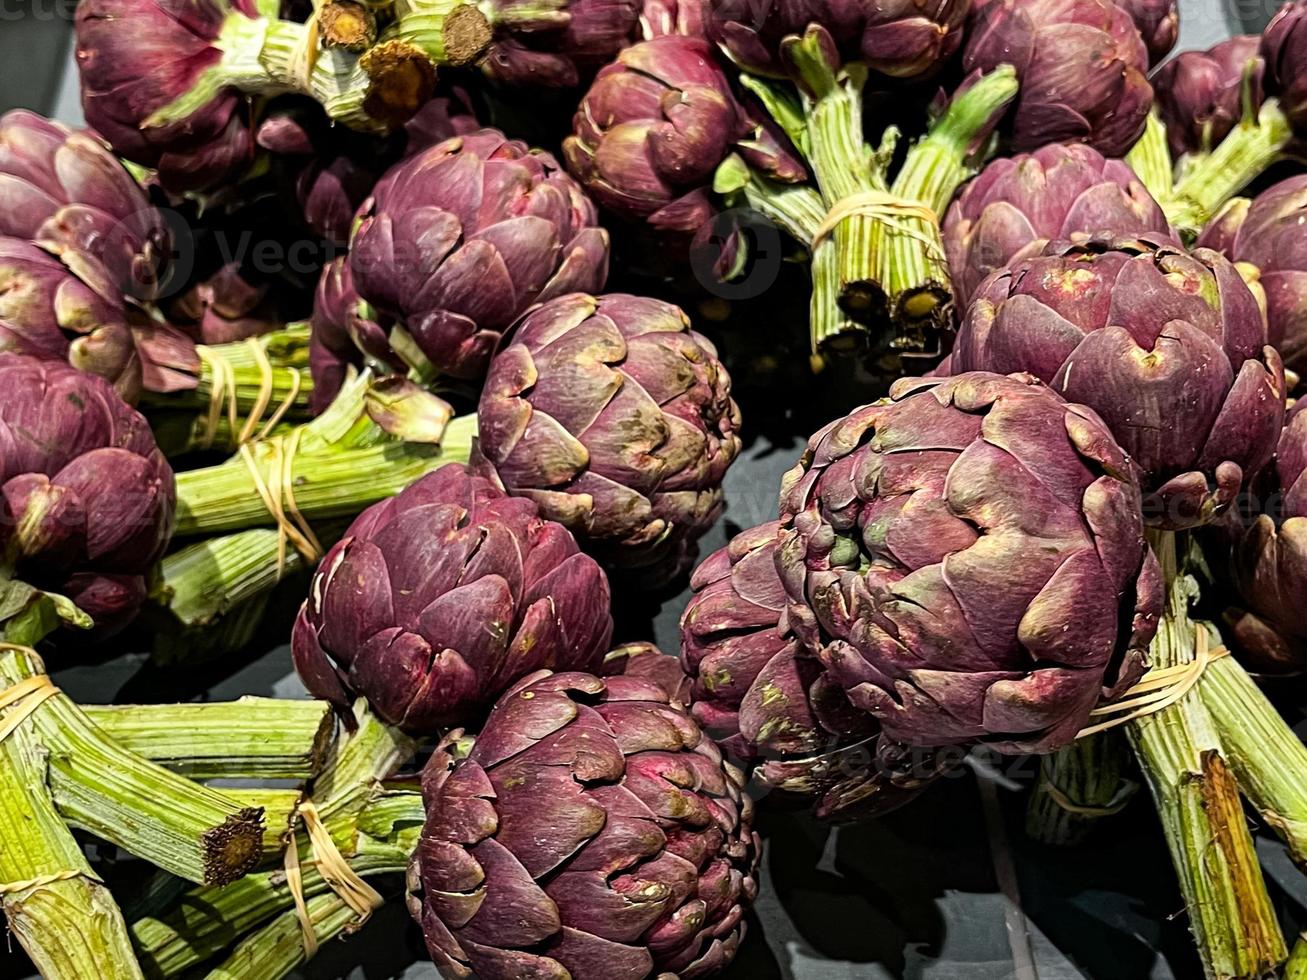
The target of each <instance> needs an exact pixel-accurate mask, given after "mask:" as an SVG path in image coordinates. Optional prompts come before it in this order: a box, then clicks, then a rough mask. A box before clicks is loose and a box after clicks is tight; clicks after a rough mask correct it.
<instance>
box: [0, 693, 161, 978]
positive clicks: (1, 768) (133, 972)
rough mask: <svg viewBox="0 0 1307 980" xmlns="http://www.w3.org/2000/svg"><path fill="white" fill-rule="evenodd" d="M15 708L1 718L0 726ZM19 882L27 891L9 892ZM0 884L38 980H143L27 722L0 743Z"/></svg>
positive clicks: (4, 906)
mask: <svg viewBox="0 0 1307 980" xmlns="http://www.w3.org/2000/svg"><path fill="white" fill-rule="evenodd" d="M20 707H21V703H20V705H18V706H14V707H10V708H8V709H7V710H5V711H4V712H0V724H3V722H4V721H5V720H6V718H9V717H12V716H13V713H14V712H15V711H16V710H19V709H20ZM38 710H39V709H38ZM23 882H32V884H30V885H29V886H27V887H23V888H15V887H14V885H19V884H21V883H23ZM0 884H3V886H4V887H3V888H2V889H0V910H3V911H4V919H5V922H6V923H7V925H8V929H9V933H10V935H11V936H12V937H13V938H16V939H17V940H18V942H19V944H20V945H21V946H22V947H23V949H24V950H25V951H26V952H27V955H28V957H30V959H31V961H32V965H33V966H35V967H36V971H37V973H38V974H40V975H41V976H43V977H47V978H51V980H102V978H105V977H112V978H114V980H119V978H121V980H135V978H139V977H141V975H142V974H141V968H140V966H139V965H138V964H137V961H136V955H135V953H134V952H133V951H132V944H131V940H130V938H129V936H128V933H127V926H126V923H124V921H123V916H122V913H121V912H120V911H119V910H118V905H117V904H116V903H115V902H114V899H113V896H112V895H111V894H110V893H109V889H108V888H106V887H105V886H104V885H103V884H102V883H101V882H100V880H99V878H97V877H96V876H95V874H94V873H93V872H92V870H91V866H90V864H88V863H87V860H86V855H85V854H84V853H83V852H82V848H81V846H80V845H79V844H78V843H77V841H76V840H74V839H73V835H72V834H71V833H69V831H68V828H67V827H66V826H65V825H64V820H63V817H62V816H60V814H59V812H58V811H57V810H56V809H55V805H54V800H53V799H52V798H51V796H50V791H49V789H48V787H47V785H46V777H45V752H44V749H43V748H42V747H41V745H40V743H39V742H38V740H37V739H36V738H35V733H34V731H33V728H32V724H31V719H30V718H29V719H28V721H26V722H24V723H23V724H21V725H19V727H18V728H17V729H16V730H15V731H13V732H11V733H10V734H9V736H8V737H7V738H4V739H0Z"/></svg>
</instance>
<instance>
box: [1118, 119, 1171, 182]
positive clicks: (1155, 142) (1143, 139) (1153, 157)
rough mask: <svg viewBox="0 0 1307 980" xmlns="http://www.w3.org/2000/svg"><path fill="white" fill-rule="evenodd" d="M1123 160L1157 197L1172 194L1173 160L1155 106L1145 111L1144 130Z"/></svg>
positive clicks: (1163, 127) (1163, 124)
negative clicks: (1146, 116)
mask: <svg viewBox="0 0 1307 980" xmlns="http://www.w3.org/2000/svg"><path fill="white" fill-rule="evenodd" d="M1125 162H1126V163H1128V164H1129V165H1130V169H1131V170H1133V171H1134V172H1135V176H1136V177H1138V178H1139V180H1140V181H1141V182H1142V183H1143V185H1144V187H1146V188H1148V193H1150V194H1152V195H1153V197H1155V198H1157V200H1159V201H1166V200H1169V199H1170V198H1171V196H1172V195H1173V194H1174V192H1175V163H1174V161H1173V160H1172V159H1171V148H1170V146H1168V145H1167V142H1166V123H1164V122H1162V117H1161V116H1159V115H1158V114H1157V110H1156V109H1154V110H1153V111H1152V112H1150V113H1149V114H1148V123H1147V125H1146V126H1145V127H1144V134H1143V135H1142V136H1140V137H1139V142H1137V143H1135V145H1134V146H1132V147H1131V148H1130V152H1129V153H1127V154H1126V156H1125Z"/></svg>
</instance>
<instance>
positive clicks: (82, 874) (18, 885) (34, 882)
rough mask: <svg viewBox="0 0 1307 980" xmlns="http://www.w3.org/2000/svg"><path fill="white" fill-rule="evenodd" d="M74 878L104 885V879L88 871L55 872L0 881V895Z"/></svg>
mask: <svg viewBox="0 0 1307 980" xmlns="http://www.w3.org/2000/svg"><path fill="white" fill-rule="evenodd" d="M74 878H85V879H87V880H88V881H94V882H96V883H97V884H104V879H103V878H101V877H100V876H99V875H97V874H96V873H95V872H94V871H91V870H89V869H88V870H86V871H57V872H55V873H54V874H48V875H38V876H37V877H35V878H28V879H27V880H26V881H0V895H14V894H17V893H18V892H25V891H27V890H28V889H31V888H44V887H45V886H46V885H53V884H55V883H56V882H60V881H72V879H74Z"/></svg>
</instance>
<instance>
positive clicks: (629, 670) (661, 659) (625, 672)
mask: <svg viewBox="0 0 1307 980" xmlns="http://www.w3.org/2000/svg"><path fill="white" fill-rule="evenodd" d="M603 674H604V676H605V677H639V678H641V679H643V680H647V681H652V682H653V683H655V684H657V685H658V686H659V687H661V688H662V689H663V691H664V692H666V694H667V700H668V701H670V702H671V703H672V704H676V705H680V706H681V707H686V706H688V705H689V703H690V678H689V677H688V676H687V675H686V673H685V671H683V670H682V669H681V661H680V659H679V658H677V657H673V656H670V655H669V654H666V653H663V652H662V651H661V650H659V649H658V648H657V647H656V646H654V645H653V644H652V643H644V642H636V643H625V644H623V645H622V646H620V647H617V648H616V649H615V650H609V651H608V655H607V656H606V657H604V670H603Z"/></svg>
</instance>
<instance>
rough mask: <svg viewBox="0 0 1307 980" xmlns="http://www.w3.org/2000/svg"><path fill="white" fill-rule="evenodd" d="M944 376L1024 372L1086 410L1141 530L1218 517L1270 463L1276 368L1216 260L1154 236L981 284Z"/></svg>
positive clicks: (1058, 253)
mask: <svg viewBox="0 0 1307 980" xmlns="http://www.w3.org/2000/svg"><path fill="white" fill-rule="evenodd" d="M949 369H951V370H952V371H955V372H962V371H996V372H999V373H1010V372H1015V371H1026V372H1029V373H1030V374H1033V375H1035V376H1036V377H1038V378H1040V379H1042V380H1044V381H1046V382H1048V383H1049V384H1050V385H1051V386H1052V387H1053V388H1054V389H1055V390H1056V391H1058V392H1059V393H1060V394H1062V395H1064V396H1065V397H1066V398H1067V400H1068V401H1072V402H1077V403H1080V404H1083V405H1088V406H1089V407H1090V408H1092V409H1093V410H1094V411H1096V412H1097V413H1098V414H1099V415H1100V416H1102V418H1103V420H1104V421H1105V422H1106V423H1107V425H1108V428H1109V429H1111V431H1112V434H1113V435H1114V436H1115V438H1116V440H1117V441H1118V442H1119V443H1120V444H1121V446H1122V447H1123V448H1124V449H1125V451H1126V452H1127V453H1128V454H1129V455H1130V458H1131V459H1132V460H1133V461H1134V463H1135V465H1136V466H1138V467H1139V468H1140V470H1141V471H1142V473H1143V478H1142V479H1143V484H1144V488H1145V491H1146V494H1147V496H1146V499H1145V505H1146V509H1147V513H1148V518H1149V523H1150V524H1152V525H1153V526H1156V527H1160V528H1164V529H1171V530H1178V529H1183V528H1186V527H1194V526H1196V525H1200V524H1203V523H1206V522H1207V521H1209V520H1211V519H1212V518H1213V517H1215V516H1216V515H1218V514H1220V513H1221V512H1222V511H1224V510H1225V509H1226V508H1228V507H1229V506H1230V505H1231V504H1232V503H1233V502H1234V500H1235V498H1236V497H1237V495H1238V493H1239V490H1240V487H1241V486H1243V485H1244V484H1245V481H1247V480H1250V479H1251V478H1252V477H1253V475H1254V474H1256V473H1257V472H1258V471H1260V470H1261V468H1262V467H1263V466H1264V465H1266V463H1267V461H1269V460H1270V458H1271V454H1272V452H1273V451H1274V449H1275V440H1276V439H1277V438H1278V436H1279V433H1280V427H1281V425H1282V423H1283V418H1284V368H1283V366H1282V364H1281V362H1280V356H1279V354H1278V353H1276V351H1275V349H1274V348H1273V347H1270V346H1268V345H1267V342H1266V324H1265V320H1264V319H1263V316H1262V311H1261V308H1260V306H1259V305H1258V300H1257V298H1256V297H1255V296H1254V294H1253V292H1252V291H1251V290H1250V289H1249V288H1248V286H1247V285H1246V284H1245V282H1244V280H1243V279H1242V278H1241V277H1240V273H1239V270H1238V269H1236V268H1235V266H1234V265H1233V264H1232V263H1231V262H1230V261H1229V260H1228V259H1226V258H1224V257H1223V256H1221V255H1220V254H1218V253H1216V252H1213V251H1211V250H1209V249H1196V250H1194V251H1193V252H1186V251H1185V250H1184V249H1183V248H1182V247H1181V246H1179V245H1176V244H1174V243H1173V242H1170V241H1167V240H1163V239H1153V238H1146V237H1140V238H1134V239H1131V238H1122V239H1103V240H1093V241H1089V242H1085V243H1081V244H1068V243H1066V242H1061V243H1053V244H1052V245H1049V246H1048V248H1047V249H1045V250H1044V252H1043V253H1042V254H1040V255H1037V256H1034V257H1031V258H1026V259H1022V260H1020V261H1018V262H1015V263H1013V264H1012V265H1010V266H1008V267H1007V268H1006V269H1004V270H1003V271H1002V272H999V273H996V274H995V275H993V276H991V277H990V278H989V279H988V280H987V281H986V282H985V284H984V285H982V286H981V288H980V290H979V292H978V293H977V295H976V297H975V299H974V300H973V301H972V304H971V308H970V309H969V310H968V312H967V316H966V319H965V320H964V322H963V324H962V327H961V329H960V330H959V332H958V337H957V343H956V346H955V347H954V350H953V354H952V355H951V358H950V361H949Z"/></svg>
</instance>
